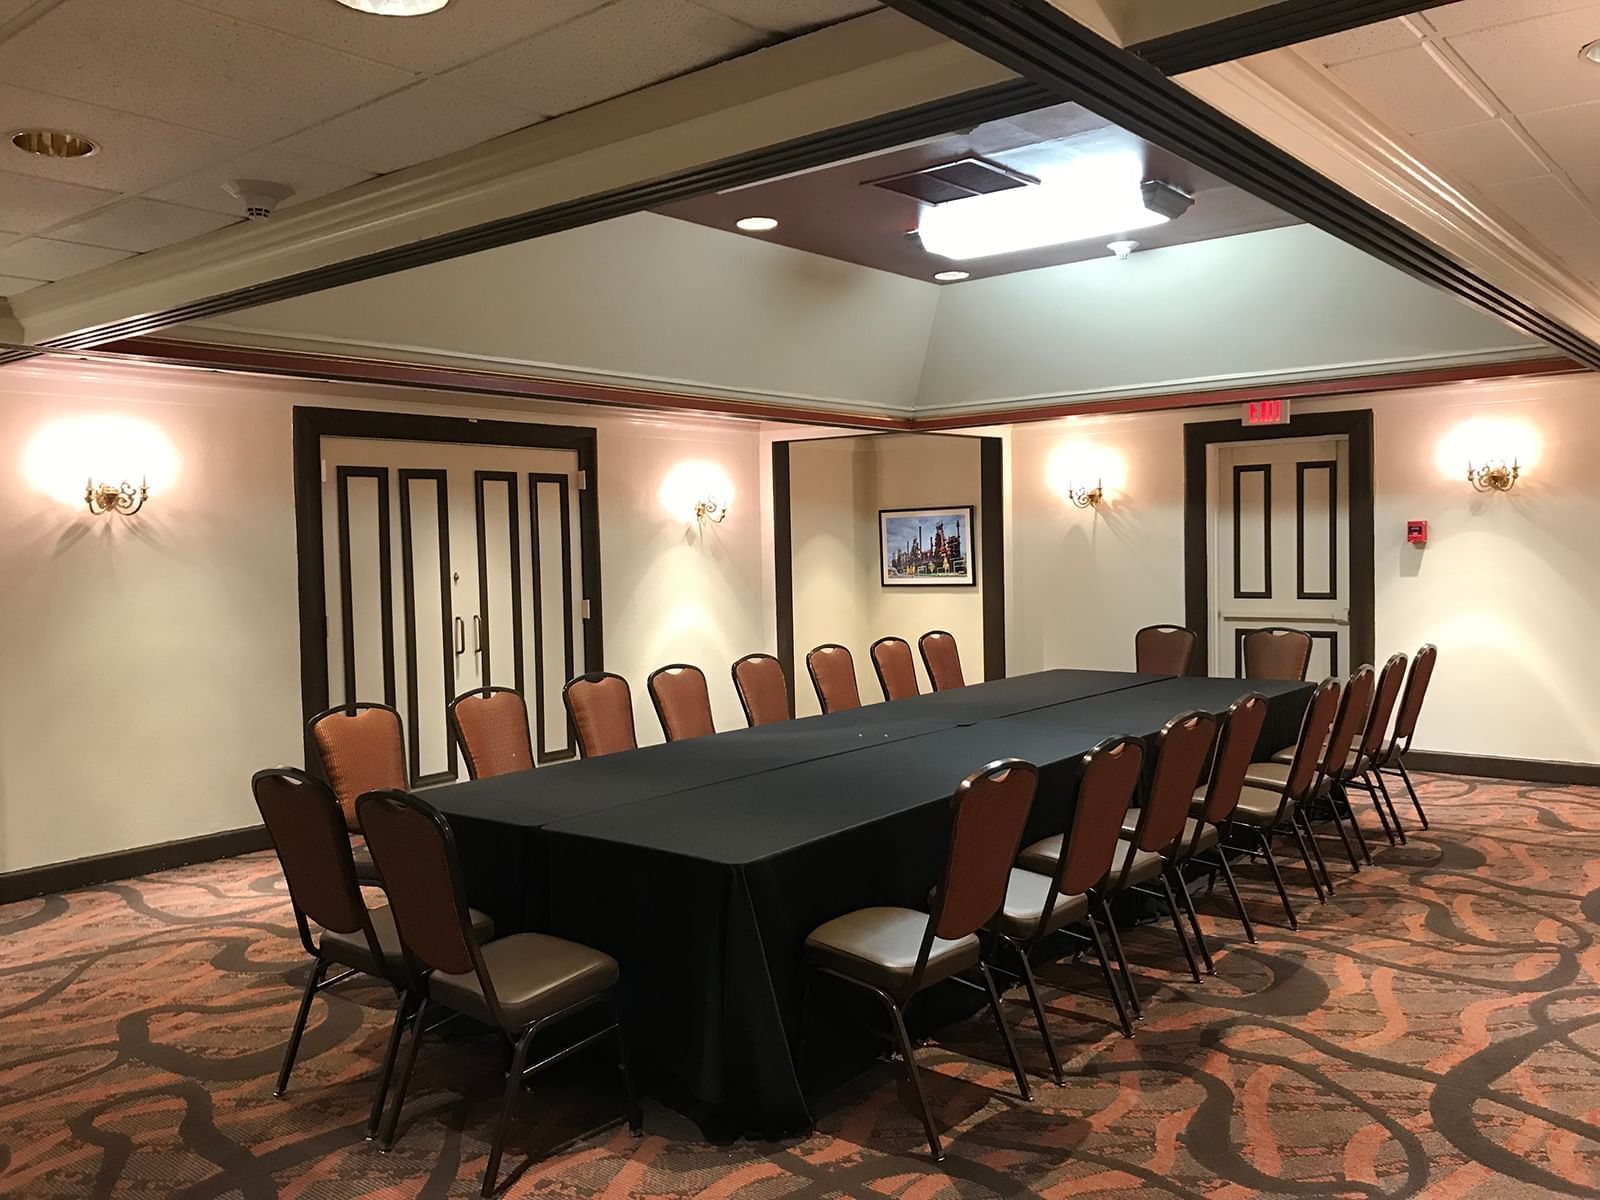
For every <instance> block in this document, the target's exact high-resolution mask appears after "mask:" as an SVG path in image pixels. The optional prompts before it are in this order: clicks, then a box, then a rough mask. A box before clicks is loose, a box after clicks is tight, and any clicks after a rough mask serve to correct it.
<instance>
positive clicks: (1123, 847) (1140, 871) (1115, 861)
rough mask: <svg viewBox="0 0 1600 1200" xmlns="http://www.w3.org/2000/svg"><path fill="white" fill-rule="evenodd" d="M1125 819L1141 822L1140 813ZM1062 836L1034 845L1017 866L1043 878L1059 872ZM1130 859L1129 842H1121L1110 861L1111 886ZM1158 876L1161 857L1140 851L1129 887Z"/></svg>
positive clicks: (1023, 855) (1135, 860) (1019, 856)
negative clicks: (1052, 872)
mask: <svg viewBox="0 0 1600 1200" xmlns="http://www.w3.org/2000/svg"><path fill="white" fill-rule="evenodd" d="M1124 819H1125V820H1127V819H1131V820H1134V821H1137V820H1138V819H1139V817H1138V813H1137V812H1133V811H1130V813H1129V816H1128V817H1127V818H1124ZM1062 836H1063V835H1061V834H1057V835H1056V836H1055V837H1047V838H1044V839H1043V840H1041V841H1037V842H1035V843H1034V844H1033V845H1031V846H1029V847H1028V848H1027V849H1026V850H1024V851H1023V852H1022V853H1021V854H1019V855H1018V856H1017V866H1019V867H1021V868H1022V869H1023V870H1025V871H1038V872H1039V873H1040V874H1042V875H1048V874H1049V873H1050V872H1051V871H1054V870H1055V869H1056V863H1058V862H1059V861H1060V859H1061V838H1062ZM1127 857H1128V843H1127V841H1126V840H1124V841H1120V842H1118V843H1117V849H1116V853H1115V854H1113V855H1112V858H1111V880H1110V881H1111V882H1112V883H1115V882H1116V880H1117V877H1118V875H1119V874H1120V873H1121V871H1122V863H1123V860H1124V859H1126V858H1127ZM1159 874H1161V856H1160V855H1159V854H1152V853H1150V852H1149V851H1148V850H1140V851H1139V852H1138V854H1136V855H1135V856H1134V860H1133V869H1132V871H1130V872H1129V875H1128V880H1127V882H1128V884H1129V886H1132V885H1134V884H1138V883H1149V882H1150V880H1152V879H1154V878H1155V877H1156V876H1157V875H1159Z"/></svg>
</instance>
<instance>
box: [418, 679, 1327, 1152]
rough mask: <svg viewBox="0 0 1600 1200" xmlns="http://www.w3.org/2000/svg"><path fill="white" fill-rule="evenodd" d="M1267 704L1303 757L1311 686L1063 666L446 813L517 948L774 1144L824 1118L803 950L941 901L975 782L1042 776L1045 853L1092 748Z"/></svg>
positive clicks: (517, 784) (448, 807) (691, 1086)
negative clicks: (838, 923)
mask: <svg viewBox="0 0 1600 1200" xmlns="http://www.w3.org/2000/svg"><path fill="white" fill-rule="evenodd" d="M1250 689H1255V690H1259V691H1262V692H1263V693H1265V694H1266V695H1267V697H1268V718H1267V727H1266V730H1265V731H1264V733H1263V737H1262V750H1263V751H1267V750H1273V749H1277V748H1278V747H1281V746H1283V745H1287V744H1289V743H1290V742H1292V741H1293V740H1294V737H1295V735H1296V732H1297V730H1298V725H1299V720H1300V716H1301V713H1302V711H1303V709H1304V706H1305V703H1306V700H1307V699H1308V697H1309V695H1310V690H1311V689H1310V688H1309V687H1308V686H1306V685H1302V684H1284V683H1272V682H1267V681H1252V682H1250V683H1248V684H1246V683H1243V682H1241V681H1238V680H1221V679H1170V678H1169V679H1162V678H1156V677H1151V676H1137V675H1125V674H1118V673H1110V672H1073V671H1055V672H1044V673H1041V674H1039V675H1032V676H1025V677H1019V678H1018V679H1013V680H1004V681H998V682H996V683H993V684H984V685H977V686H974V687H971V688H966V689H962V691H961V692H950V693H941V694H940V695H939V696H929V697H921V698H919V699H917V700H909V701H899V702H896V703H894V704H888V705H872V706H869V707H868V708H865V709H861V710H858V711H856V712H854V713H846V714H837V715H836V716H834V717H824V718H812V719H808V720H805V721H795V722H791V723H789V724H788V725H786V726H779V727H775V728H776V729H778V730H781V731H782V733H783V735H784V736H782V737H770V738H761V737H757V736H756V735H761V734H764V733H766V731H764V730H752V731H742V732H739V733H733V734H722V735H718V736H717V737H714V738H705V739H700V740H698V741H696V742H685V743H678V744H677V745H675V746H667V747H655V748H651V749H649V750H644V751H636V752H632V753H629V754H622V755H615V756H612V757H611V758H607V759H598V760H595V761H593V762H590V763H581V764H569V765H563V766H561V767H558V768H552V769H547V770H541V771H536V772H531V773H528V774H526V775H522V776H512V777H506V778H503V779H500V780H489V781H483V782H481V783H476V784H464V785H458V786H456V787H452V788H444V789H439V790H438V791H436V792H434V793H431V794H430V798H431V799H433V800H434V801H435V803H437V804H438V805H439V807H440V808H441V809H442V810H443V811H445V812H446V813H447V814H448V815H449V819H450V822H451V825H452V827H453V828H454V829H455V831H456V834H457V840H458V844H459V846H460V849H461V854H462V859H463V864H464V867H465V870H466V874H467V876H468V894H469V900H470V902H471V903H472V904H473V905H474V906H475V907H479V908H482V909H483V910H484V911H486V912H488V913H489V914H490V915H491V916H493V917H494V918H495V920H496V924H497V926H498V927H499V928H500V930H501V931H502V932H511V931H514V930H519V929H528V928H535V929H541V930H545V931H548V932H551V933H555V934H558V935H560V936H563V937H568V938H571V939H573V940H575V941H580V942H583V943H585V944H587V945H592V946H595V947H598V948H600V949H603V950H605V951H607V952H608V953H610V954H612V955H613V956H614V957H616V959H617V960H618V962H619V963H621V965H622V976H623V982H622V999H623V1007H624V1016H625V1020H626V1023H627V1028H628V1032H629V1037H630V1045H631V1046H632V1047H633V1049H634V1052H635V1055H636V1057H638V1058H639V1059H640V1060H641V1061H640V1066H641V1068H642V1074H643V1076H644V1078H645V1080H646V1082H647V1085H649V1084H650V1083H652V1082H653V1083H654V1084H655V1085H656V1087H655V1088H654V1089H653V1090H656V1091H657V1093H658V1095H660V1096H662V1098H665V1099H669V1100H673V1101H677V1102H679V1103H680V1104H682V1105H683V1106H686V1107H691V1108H693V1109H695V1110H697V1111H696V1115H698V1116H700V1117H702V1119H704V1118H707V1117H710V1118H711V1119H712V1120H714V1121H719V1122H720V1123H721V1124H722V1125H723V1126H724V1127H725V1128H730V1129H734V1130H740V1131H752V1132H758V1133H764V1134H777V1133H782V1132H786V1131H790V1130H795V1129H799V1128H803V1127H805V1126H806V1125H807V1124H808V1123H809V1115H808V1111H807V1106H806V1102H805V1099H804V1096H803V1094H802V1091H801V1087H800V1082H799V1079H798V1075H797V1071H796V1069H795V1065H794V1063H793V1061H792V1059H791V1056H790V1050H789V1045H790V1034H791V1033H792V1031H793V1029H794V1021H795V1018H796V1015H797V1010H798V1006H799V999H800V994H801V986H802V974H803V973H802V963H801V948H802V945H803V943H804V940H805V937H806V935H807V934H808V933H809V932H810V931H811V930H812V929H814V928H816V926H818V925H820V924H822V923H823V922H824V921H827V920H830V919H832V918H833V917H836V916H839V915H840V914H842V913H845V912H849V911H851V910H852V909H856V908H862V907H867V906H870V905H885V904H888V905H904V906H907V907H923V906H924V905H925V902H926V898H927V894H928V891H929V889H930V888H931V887H932V886H933V885H934V883H935V882H936V880H937V876H938V873H939V870H940V868H941V866H942V864H943V862H944V857H945V837H946V833H947V814H948V802H949V797H950V794H951V792H952V791H953V790H954V788H955V785H956V784H957V783H958V782H959V781H960V780H961V779H962V778H964V777H965V776H966V775H968V774H970V773H971V772H972V771H974V770H977V769H978V768H980V767H981V766H983V765H984V764H985V763H987V762H990V761H992V760H994V759H996V758H1002V757H1009V756H1015V757H1018V758H1024V759H1027V760H1029V761H1031V762H1034V763H1036V764H1038V765H1039V767H1040V769H1041V775H1040V787H1039V795H1038V798H1037V800H1036V802H1035V805H1034V809H1033V812H1032V815H1031V817H1030V819H1029V829H1028V837H1029V838H1038V837H1044V836H1047V835H1049V834H1053V833H1059V832H1061V831H1062V830H1064V829H1065V828H1066V827H1067V824H1068V822H1069V819H1070V816H1071V796H1072V792H1073V790H1074V784H1075V779H1074V775H1075V772H1076V769H1077V762H1078V759H1079V758H1080V756H1081V755H1082V753H1083V752H1084V751H1085V750H1087V749H1089V748H1090V747H1091V746H1093V745H1094V744H1095V743H1097V742H1099V741H1100V740H1102V739H1103V738H1105V737H1108V736H1112V735H1116V734H1123V733H1133V734H1138V735H1147V734H1151V733H1154V732H1155V731H1156V730H1157V729H1159V728H1160V727H1161V725H1162V724H1163V723H1165V721H1166V720H1167V719H1169V718H1170V717H1172V716H1173V715H1175V714H1177V713H1179V712H1182V711H1186V710H1189V709H1196V708H1198V709H1204V710H1207V711H1211V712H1221V711H1222V710H1224V709H1225V708H1226V707H1227V706H1228V705H1229V704H1230V703H1232V701H1233V700H1234V699H1236V698H1237V697H1238V696H1240V695H1241V694H1243V693H1244V692H1245V691H1247V690H1250ZM741 741H745V742H746V743H750V742H756V741H760V742H763V743H765V747H764V748H765V749H766V750H768V751H770V752H771V755H772V761H773V763H774V765H773V766H771V767H769V768H768V769H765V770H762V769H759V762H760V757H761V756H760V755H759V754H757V753H755V752H754V751H752V750H751V749H749V748H748V745H739V744H738V743H740V742H741ZM808 741H809V742H810V743H811V749H812V751H813V752H812V753H811V754H810V755H807V754H806V753H805V750H806V747H805V745H804V743H806V742H808ZM662 752H666V753H662ZM652 760H655V761H653V762H652ZM601 767H604V768H605V770H604V771H603V772H602V771H597V770H593V769H594V768H601ZM753 768H754V769H753ZM586 774H589V775H593V776H594V777H595V780H594V782H593V783H592V784H591V783H589V782H588V781H587V780H585V779H584V778H583V777H584V776H585V775H586ZM558 776H560V777H563V778H560V779H557V778H556V777H558ZM519 796H520V797H521V799H519V798H518V797H519Z"/></svg>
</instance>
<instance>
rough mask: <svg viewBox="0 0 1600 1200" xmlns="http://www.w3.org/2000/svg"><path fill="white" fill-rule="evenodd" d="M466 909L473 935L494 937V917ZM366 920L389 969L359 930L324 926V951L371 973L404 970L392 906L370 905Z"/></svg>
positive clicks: (484, 940) (333, 957)
mask: <svg viewBox="0 0 1600 1200" xmlns="http://www.w3.org/2000/svg"><path fill="white" fill-rule="evenodd" d="M368 861H369V862H370V861H371V860H370V859H369V860H368ZM358 878H359V875H358ZM467 913H468V915H469V916H471V918H472V935H473V937H475V938H477V939H478V941H479V942H480V943H482V942H486V941H488V940H489V939H490V938H492V937H494V922H493V921H492V920H490V919H489V918H488V917H487V916H485V915H484V914H483V913H481V912H479V911H478V910H477V909H475V908H469V909H468V910H467ZM367 920H369V921H371V922H372V932H373V933H374V934H375V935H376V936H377V938H378V947H379V949H381V950H382V951H383V957H384V958H385V960H387V963H388V969H387V970H386V969H385V968H384V967H383V966H381V965H380V964H378V963H375V962H373V961H372V953H371V951H369V950H368V949H367V938H366V935H365V934H363V933H362V932H361V931H360V930H357V931H356V932H355V933H335V932H334V931H333V930H331V929H326V930H323V933H322V949H323V952H324V953H325V954H326V955H327V956H328V957H329V958H331V959H333V961H334V962H337V963H343V964H344V965H345V966H347V967H357V968H359V969H360V970H363V971H366V972H368V973H369V974H372V975H390V974H393V973H394V972H395V971H403V970H404V969H405V957H404V955H402V954H401V952H400V934H399V932H398V931H396V929H395V927H394V914H393V913H392V912H390V910H389V906H388V905H386V904H385V905H383V906H382V907H379V908H369V909H368V910H367Z"/></svg>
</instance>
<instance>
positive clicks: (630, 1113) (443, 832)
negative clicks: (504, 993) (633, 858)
mask: <svg viewBox="0 0 1600 1200" xmlns="http://www.w3.org/2000/svg"><path fill="white" fill-rule="evenodd" d="M374 804H391V805H398V806H401V807H404V808H408V809H410V810H412V811H413V812H417V813H420V814H421V815H423V816H425V817H427V818H428V820H429V821H430V822H431V823H432V825H433V827H434V829H435V831H436V832H437V833H438V835H439V839H440V842H441V845H442V849H443V853H444V856H445V860H446V862H447V863H448V865H449V875H450V885H449V886H450V890H451V892H452V900H453V905H454V909H455V912H454V916H455V918H456V921H457V922H458V924H459V925H460V927H461V931H462V936H463V940H464V941H465V943H466V945H467V949H468V952H469V953H470V955H471V958H472V969H473V971H474V972H475V973H476V974H477V977H478V985H479V987H480V988H482V990H483V999H484V1005H485V1007H486V1008H487V1009H488V1010H489V1014H490V1015H491V1016H492V1017H493V1018H494V1023H495V1028H496V1030H497V1031H498V1032H499V1033H500V1034H501V1036H503V1037H505V1038H506V1039H507V1041H508V1042H510V1043H511V1045H512V1056H511V1069H510V1071H509V1072H508V1074H507V1076H506V1090H505V1097H504V1100H503V1101H502V1103H501V1108H500V1119H499V1121H498V1122H497V1123H496V1125H495V1133H494V1140H493V1142H492V1143H491V1144H490V1148H489V1161H488V1163H487V1165H486V1166H485V1167H484V1172H483V1185H482V1187H481V1189H480V1195H483V1196H486V1197H487V1196H492V1195H494V1191H495V1182H496V1179H497V1178H498V1176H499V1172H500V1159H501V1156H502V1154H503V1152H504V1150H505V1141H506V1134H507V1132H508V1131H509V1130H510V1127H511V1113H512V1109H513V1107H514V1105H515V1102H516V1098H517V1093H518V1092H519V1091H521V1090H522V1087H523V1085H524V1084H525V1083H527V1081H528V1080H530V1079H532V1078H533V1077H534V1076H535V1075H537V1074H538V1073H539V1072H541V1071H543V1070H546V1069H547V1068H549V1067H552V1066H554V1065H555V1064H556V1063H559V1062H562V1061H564V1060H565V1059H568V1058H570V1057H571V1056H572V1055H574V1054H577V1053H578V1052H579V1051H581V1050H584V1049H586V1048H588V1047H589V1046H591V1045H593V1044H595V1043H596V1042H598V1041H600V1040H602V1039H603V1038H606V1037H614V1038H615V1039H616V1047H617V1067H618V1070H619V1071H620V1073H621V1075H622V1085H623V1091H624V1095H625V1098H626V1100H625V1102H626V1116H627V1121H628V1127H629V1129H630V1130H632V1132H633V1133H635V1134H638V1133H639V1132H641V1130H642V1129H643V1127H644V1124H643V1122H644V1117H643V1113H642V1111H641V1110H640V1108H639V1097H638V1093H637V1091H636V1090H635V1088H634V1083H633V1074H632V1072H631V1071H630V1069H629V1066H628V1051H627V1044H626V1039H625V1038H624V1037H623V1033H622V1022H621V1019H620V1016H619V1014H618V1011H617V1004H616V998H615V997H614V996H613V995H612V993H611V991H610V990H609V989H608V990H607V991H604V992H600V993H597V994H595V995H593V996H589V997H587V998H585V999H583V1000H580V1001H578V1002H577V1003H575V1004H569V1005H568V1006H567V1007H565V1008H563V1009H561V1010H560V1011H558V1012H555V1013H551V1014H550V1015H549V1016H545V1017H539V1018H537V1019H535V1020H533V1021H531V1022H529V1023H528V1024H527V1025H524V1026H522V1027H521V1028H520V1031H519V1032H518V1033H517V1034H516V1035H515V1036H513V1035H512V1034H511V1033H510V1032H509V1031H510V1030H511V1029H513V1028H516V1027H514V1026H512V1025H511V1024H510V1022H508V1021H507V1020H506V1019H505V1015H504V1013H503V1012H502V1011H501V1008H500V999H499V997H498V996H497V995H496V993H495V989H494V980H493V978H492V976H491V975H490V974H489V971H488V970H487V969H486V968H485V966H484V964H483V953H482V949H481V948H480V946H479V945H478V941H477V939H476V938H474V937H473V936H472V935H471V928H472V920H471V917H470V916H469V915H468V911H467V896H466V889H465V886H464V884H463V882H462V878H461V861H460V858H459V856H458V854H457V852H456V841H455V834H454V833H453V832H452V831H451V829H450V823H449V822H448V821H446V820H445V818H444V816H443V814H441V813H440V812H439V810H438V809H436V808H434V807H433V806H432V805H431V804H429V803H428V802H427V801H425V800H423V799H421V798H419V797H417V796H414V795H412V794H411V793H410V792H406V791H400V790H398V789H395V788H385V789H380V790H378V791H372V792H367V793H365V794H364V795H362V797H361V798H360V800H359V801H357V805H358V807H359V808H367V807H370V806H371V805H374ZM374 861H377V855H374ZM378 870H379V873H380V874H381V873H382V870H383V866H382V863H381V862H380V863H379V866H378ZM395 929H396V931H397V932H398V933H399V935H400V948H401V952H402V954H403V955H404V956H405V961H406V965H407V968H408V969H409V970H410V971H411V972H412V973H413V975H414V977H415V978H416V979H417V980H418V981H419V983H420V985H421V986H420V989H419V996H418V1003H417V1006H416V1012H415V1014H414V1015H413V1016H412V1018H411V1041H410V1044H409V1045H408V1046H407V1047H406V1055H405V1062H404V1064H403V1065H402V1067H401V1070H400V1078H399V1079H398V1080H397V1081H396V1083H395V1096H394V1105H393V1107H392V1108H390V1110H389V1114H388V1117H387V1119H386V1120H385V1122H384V1126H383V1132H382V1135H381V1140H380V1142H379V1149H380V1150H382V1151H384V1152H385V1153H387V1152H388V1151H389V1150H390V1149H391V1148H392V1147H393V1146H394V1139H395V1132H396V1130H397V1128H398V1126H399V1123H400V1110H401V1108H402V1107H403V1106H404V1104H405V1098H406V1089H407V1088H408V1087H409V1085H410V1082H411V1076H412V1073H413V1071H414V1070H415V1068H416V1064H417V1050H418V1047H419V1046H420V1045H421V1043H422V1038H423V1036H424V1035H425V1034H426V1033H428V1032H429V1030H428V1029H426V1028H424V1023H425V1021H426V1018H427V1013H428V1008H429V1006H430V1005H435V1006H437V1007H441V1008H449V1005H447V1004H443V1003H441V1002H439V1001H436V1000H433V999H432V998H431V997H430V996H429V995H428V994H427V981H428V977H429V975H431V974H432V969H431V968H429V967H428V966H426V965H425V964H424V963H422V962H420V961H419V960H418V959H417V958H416V956H415V955H414V954H413V953H412V950H411V946H410V943H409V942H408V941H407V940H406V936H405V931H404V928H403V926H402V924H401V921H400V916H399V913H398V911H397V912H396V913H395ZM599 1004H604V1005H605V1006H606V1007H607V1008H608V1010H609V1011H608V1015H609V1018H610V1019H609V1023H608V1024H606V1025H605V1027H604V1028H601V1029H598V1030H595V1031H594V1032H592V1033H589V1034H586V1035H585V1036H583V1037H582V1038H580V1039H578V1040H577V1041H575V1042H572V1043H570V1044H568V1045H567V1046H565V1047H564V1048H563V1049H560V1050H557V1051H554V1052H552V1053H551V1054H548V1055H546V1056H545V1057H544V1058H542V1059H540V1060H539V1061H538V1062H536V1063H533V1064H531V1065H530V1064H529V1062H528V1055H529V1053H530V1051H531V1050H532V1048H533V1039H534V1037H535V1035H537V1034H538V1033H539V1032H540V1031H541V1030H543V1029H547V1028H549V1027H550V1026H552V1025H556V1024H559V1023H561V1022H562V1021H565V1020H566V1019H567V1018H568V1017H571V1016H574V1015H576V1014H578V1013H580V1012H584V1011H586V1010H588V1009H590V1008H593V1007H595V1006H596V1005H599Z"/></svg>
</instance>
